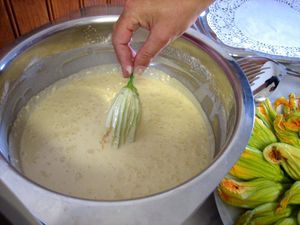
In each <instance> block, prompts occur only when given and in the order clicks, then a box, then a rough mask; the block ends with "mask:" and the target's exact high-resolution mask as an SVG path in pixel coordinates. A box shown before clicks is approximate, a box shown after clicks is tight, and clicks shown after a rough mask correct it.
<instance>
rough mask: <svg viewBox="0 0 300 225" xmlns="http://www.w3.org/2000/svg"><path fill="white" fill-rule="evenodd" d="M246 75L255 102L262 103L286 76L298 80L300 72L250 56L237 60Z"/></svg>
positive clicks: (271, 61) (273, 61)
mask: <svg viewBox="0 0 300 225" xmlns="http://www.w3.org/2000/svg"><path fill="white" fill-rule="evenodd" d="M237 62H238V64H239V65H240V67H241V68H242V69H243V71H244V73H245V74H246V76H247V78H248V80H249V83H250V86H251V89H252V92H253V95H254V100H255V101H256V102H262V101H264V100H265V99H266V98H267V97H268V96H270V95H271V93H273V92H274V91H275V90H276V88H277V86H278V85H279V83H280V81H281V80H282V79H283V78H284V77H286V76H293V77H298V78H300V72H297V71H295V70H292V69H290V68H287V67H286V66H285V65H284V64H281V63H279V62H277V61H275V60H272V59H270V58H266V57H260V56H251V57H245V58H240V59H238V60H237Z"/></svg>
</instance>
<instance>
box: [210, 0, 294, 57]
mask: <svg viewBox="0 0 300 225" xmlns="http://www.w3.org/2000/svg"><path fill="white" fill-rule="evenodd" d="M207 23H208V25H209V27H210V28H211V29H212V30H213V32H214V33H215V34H216V36H217V38H218V39H219V40H220V41H221V42H223V43H224V44H225V45H227V46H230V47H234V48H245V49H250V50H254V51H258V52H262V53H266V54H270V55H276V56H287V57H299V58H300V38H299V37H300V0H263V1H262V0H216V1H215V2H214V3H213V4H212V5H211V6H210V7H209V13H208V14H207Z"/></svg>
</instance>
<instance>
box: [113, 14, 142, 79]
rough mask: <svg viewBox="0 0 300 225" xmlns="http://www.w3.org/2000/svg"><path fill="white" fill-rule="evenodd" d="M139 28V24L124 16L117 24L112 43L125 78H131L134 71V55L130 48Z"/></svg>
mask: <svg viewBox="0 0 300 225" xmlns="http://www.w3.org/2000/svg"><path fill="white" fill-rule="evenodd" d="M137 28H138V23H137V22H135V21H134V20H133V19H132V18H126V16H125V15H124V14H122V15H121V16H120V18H119V20H118V21H117V23H116V24H115V27H114V31H113V34H112V42H113V46H114V49H115V52H116V54H117V58H118V60H119V62H120V64H121V67H122V72H123V76H124V77H129V76H130V74H131V73H132V70H133V59H134V53H133V50H132V49H131V47H130V40H131V37H132V34H133V32H134V31H135V30H137Z"/></svg>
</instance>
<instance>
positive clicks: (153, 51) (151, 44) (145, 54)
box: [134, 25, 174, 73]
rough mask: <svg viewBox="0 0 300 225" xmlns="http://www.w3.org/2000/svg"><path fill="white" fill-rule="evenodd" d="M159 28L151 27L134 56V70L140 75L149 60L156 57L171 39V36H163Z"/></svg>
mask: <svg viewBox="0 0 300 225" xmlns="http://www.w3.org/2000/svg"><path fill="white" fill-rule="evenodd" d="M163 29H165V28H161V27H160V26H158V25H157V26H156V27H153V28H152V29H151V31H150V34H149V36H148V38H147V40H146V42H145V43H144V45H143V46H142V47H141V49H140V50H139V51H138V53H137V54H136V57H135V60H134V70H135V72H137V73H141V72H142V71H143V70H144V69H145V68H146V67H147V66H148V65H149V63H150V61H151V59H152V58H153V57H154V56H156V55H157V54H158V53H159V52H160V50H161V49H163V48H164V47H165V46H166V45H167V44H168V43H169V42H170V41H171V40H172V39H173V38H174V36H173V35H171V34H170V35H169V34H163V33H162V30H163Z"/></svg>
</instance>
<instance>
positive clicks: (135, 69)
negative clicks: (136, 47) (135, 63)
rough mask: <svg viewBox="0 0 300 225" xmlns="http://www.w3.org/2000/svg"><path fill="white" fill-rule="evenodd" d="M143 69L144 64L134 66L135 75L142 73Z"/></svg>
mask: <svg viewBox="0 0 300 225" xmlns="http://www.w3.org/2000/svg"><path fill="white" fill-rule="evenodd" d="M145 69H146V67H144V66H139V67H136V68H134V73H135V74H137V75H142V74H143V72H144V71H145Z"/></svg>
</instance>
